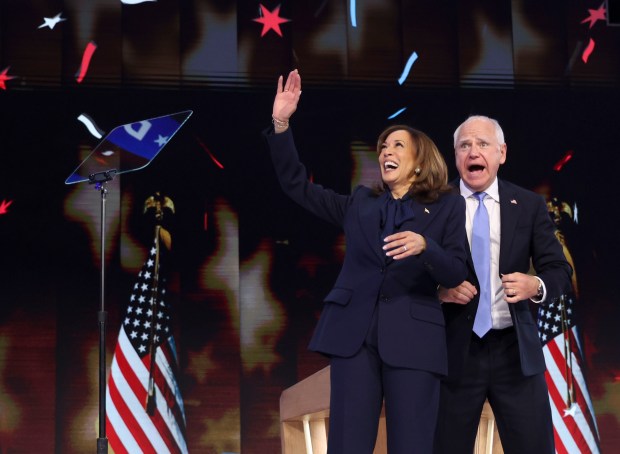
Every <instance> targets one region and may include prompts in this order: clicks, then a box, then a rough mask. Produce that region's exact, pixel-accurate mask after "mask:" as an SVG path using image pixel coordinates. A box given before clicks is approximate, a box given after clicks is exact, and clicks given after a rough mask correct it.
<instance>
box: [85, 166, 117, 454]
mask: <svg viewBox="0 0 620 454" xmlns="http://www.w3.org/2000/svg"><path fill="white" fill-rule="evenodd" d="M115 176H116V170H107V171H105V172H99V173H94V174H92V175H89V177H88V182H89V184H94V185H95V189H96V190H98V191H99V192H100V193H101V278H100V293H99V312H98V313H97V321H98V323H99V438H97V454H107V453H108V439H107V437H106V350H105V335H106V323H107V320H108V313H107V312H106V310H105V217H106V197H107V194H108V189H107V187H106V183H107V182H108V181H111V180H112V179H114V177H115Z"/></svg>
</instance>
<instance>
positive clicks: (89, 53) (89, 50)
mask: <svg viewBox="0 0 620 454" xmlns="http://www.w3.org/2000/svg"><path fill="white" fill-rule="evenodd" d="M96 50H97V45H96V44H95V43H94V41H91V42H89V43H88V44H87V45H86V49H85V50H84V55H82V64H81V65H80V70H79V71H78V73H77V75H76V79H77V82H78V84H79V83H82V81H83V80H84V77H86V73H87V72H88V65H90V59H91V58H92V57H93V54H94V53H95V51H96Z"/></svg>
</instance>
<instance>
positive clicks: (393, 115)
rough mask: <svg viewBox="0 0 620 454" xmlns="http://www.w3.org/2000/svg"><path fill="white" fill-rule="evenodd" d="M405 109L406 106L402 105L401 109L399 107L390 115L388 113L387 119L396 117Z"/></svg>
mask: <svg viewBox="0 0 620 454" xmlns="http://www.w3.org/2000/svg"><path fill="white" fill-rule="evenodd" d="M405 110H407V108H406V107H403V108H402V109H400V110H399V111H398V112H394V113H393V114H392V115H390V116H389V117H388V118H387V119H388V120H391V119H392V118H396V117H398V116H399V115H400V114H401V113H403V112H404V111H405Z"/></svg>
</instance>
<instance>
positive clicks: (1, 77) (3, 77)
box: [0, 66, 15, 90]
mask: <svg viewBox="0 0 620 454" xmlns="http://www.w3.org/2000/svg"><path fill="white" fill-rule="evenodd" d="M9 68H10V66H7V67H6V68H4V69H3V70H2V72H1V73H0V88H2V89H3V90H6V83H5V82H6V81H7V80H11V79H15V76H9V75H7V73H8V72H9Z"/></svg>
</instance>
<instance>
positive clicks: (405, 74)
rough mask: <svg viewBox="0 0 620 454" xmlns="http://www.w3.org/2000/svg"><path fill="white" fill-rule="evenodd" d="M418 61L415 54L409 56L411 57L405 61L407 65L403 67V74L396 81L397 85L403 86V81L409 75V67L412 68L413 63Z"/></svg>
mask: <svg viewBox="0 0 620 454" xmlns="http://www.w3.org/2000/svg"><path fill="white" fill-rule="evenodd" d="M417 59H418V54H417V53H416V52H414V53H412V54H411V57H409V60H407V64H406V65H405V69H404V71H403V73H402V74H401V75H400V78H399V79H398V83H399V84H400V85H402V84H403V82H404V81H405V79H407V76H408V75H409V71H411V67H412V66H413V64H414V63H415V61H416V60H417Z"/></svg>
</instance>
